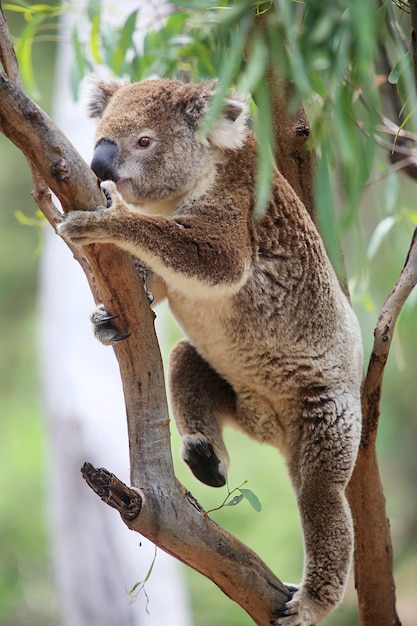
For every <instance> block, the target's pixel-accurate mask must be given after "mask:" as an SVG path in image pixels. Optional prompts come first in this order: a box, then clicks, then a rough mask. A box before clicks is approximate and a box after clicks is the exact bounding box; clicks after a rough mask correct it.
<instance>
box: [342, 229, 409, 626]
mask: <svg viewBox="0 0 417 626" xmlns="http://www.w3.org/2000/svg"><path fill="white" fill-rule="evenodd" d="M416 284H417V229H416V230H415V231H414V235H413V238H412V242H411V246H410V249H409V252H408V255H407V259H406V262H405V265H404V267H403V270H402V272H401V275H400V277H399V279H398V281H397V283H396V284H395V286H394V288H393V289H392V291H391V293H390V294H389V296H388V297H387V299H386V300H385V303H384V305H383V307H382V309H381V313H380V315H379V318H378V322H377V325H376V328H375V333H374V335H375V341H374V346H373V350H372V354H371V358H370V362H369V366H368V372H367V375H366V378H365V382H364V386H363V391H362V412H363V425H362V441H361V447H360V450H359V454H358V459H357V462H356V466H355V471H354V473H353V476H352V479H351V481H350V483H349V487H348V497H349V502H350V505H351V508H352V513H353V517H354V523H355V580H356V588H357V592H358V600H359V611H360V618H361V622H360V623H361V624H363V625H364V626H365V625H366V626H367V625H369V626H373V625H374V624H378V625H380V626H385V625H386V626H399V625H400V620H399V618H398V615H397V612H396V608H395V583H394V578H393V552H392V543H391V536H390V529H389V523H388V520H387V518H386V512H385V498H384V494H383V488H382V485H381V480H380V476H379V470H378V462H377V457H376V448H375V440H376V434H377V428H378V421H379V416H380V398H381V388H382V378H383V373H384V368H385V364H386V362H387V360H388V355H389V350H390V346H391V342H392V337H393V333H394V327H395V323H396V321H397V318H398V315H399V314H400V311H401V309H402V307H403V305H404V303H405V301H406V300H407V298H408V296H409V295H410V293H411V291H412V289H413V288H414V287H415V285H416ZM375 594H376V595H377V599H378V602H374V601H372V600H371V598H373V597H375V599H376V596H375Z"/></svg>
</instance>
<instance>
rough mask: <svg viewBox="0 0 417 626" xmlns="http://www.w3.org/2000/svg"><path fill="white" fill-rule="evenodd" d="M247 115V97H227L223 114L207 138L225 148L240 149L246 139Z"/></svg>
mask: <svg viewBox="0 0 417 626" xmlns="http://www.w3.org/2000/svg"><path fill="white" fill-rule="evenodd" d="M247 117H248V104H247V102H246V100H245V99H243V98H240V97H239V96H233V97H231V98H227V99H226V100H225V102H224V107H223V111H222V114H221V115H220V117H219V118H218V119H217V120H216V122H215V123H214V125H213V127H212V128H211V130H210V132H209V133H208V137H207V139H208V140H209V142H210V143H211V144H212V145H214V146H217V147H218V148H222V149H223V150H226V149H228V150H238V149H239V148H241V147H242V145H243V142H244V141H245V137H246V119H247Z"/></svg>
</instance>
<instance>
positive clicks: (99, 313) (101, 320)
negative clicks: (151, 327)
mask: <svg viewBox="0 0 417 626" xmlns="http://www.w3.org/2000/svg"><path fill="white" fill-rule="evenodd" d="M115 319H117V315H110V313H108V312H107V309H105V307H104V306H103V305H102V304H99V306H98V307H97V308H96V309H95V311H93V313H92V314H91V316H90V321H91V323H92V324H93V329H94V335H95V337H96V339H98V340H99V341H100V342H101V343H102V344H103V345H105V346H111V345H113V344H114V343H117V342H118V341H122V340H123V339H127V338H128V337H129V334H130V333H129V334H127V335H122V334H121V333H120V332H119V330H118V329H117V328H116V326H115V325H114V324H113V320H115Z"/></svg>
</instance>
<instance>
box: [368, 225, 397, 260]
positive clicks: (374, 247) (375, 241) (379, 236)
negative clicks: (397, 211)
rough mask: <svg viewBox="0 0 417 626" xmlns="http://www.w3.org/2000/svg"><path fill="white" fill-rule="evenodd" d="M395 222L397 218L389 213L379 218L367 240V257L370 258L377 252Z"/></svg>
mask: <svg viewBox="0 0 417 626" xmlns="http://www.w3.org/2000/svg"><path fill="white" fill-rule="evenodd" d="M396 223H397V219H396V218H395V217H393V216H392V215H390V216H389V217H386V218H385V219H383V220H381V221H380V222H379V224H378V225H377V227H376V228H375V230H374V232H373V234H372V237H371V239H370V241H369V245H368V259H369V260H371V259H373V257H374V256H375V254H376V253H377V252H378V250H379V248H380V246H381V244H382V243H383V241H384V239H385V238H386V237H387V235H388V233H389V232H390V230H391V229H392V227H393V226H394V225H395V224H396Z"/></svg>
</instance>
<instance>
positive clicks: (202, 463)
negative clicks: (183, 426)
mask: <svg viewBox="0 0 417 626" xmlns="http://www.w3.org/2000/svg"><path fill="white" fill-rule="evenodd" d="M182 458H183V459H184V461H185V462H186V463H187V465H188V466H189V468H190V470H191V471H192V472H193V474H194V476H195V477H196V478H198V480H200V481H201V482H202V483H204V484H206V485H209V486H210V487H223V486H224V485H225V484H226V476H225V475H224V473H223V472H222V469H221V467H220V464H221V461H220V459H219V457H218V456H217V454H216V453H215V452H214V448H213V445H212V444H211V443H209V442H208V441H207V440H206V439H205V437H203V436H202V435H201V436H194V437H184V438H183V448H182Z"/></svg>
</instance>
